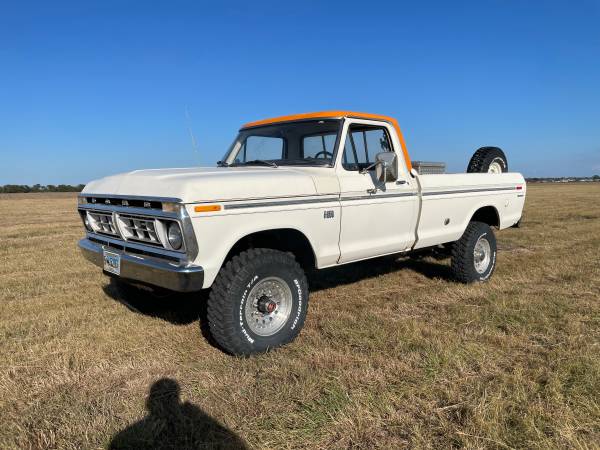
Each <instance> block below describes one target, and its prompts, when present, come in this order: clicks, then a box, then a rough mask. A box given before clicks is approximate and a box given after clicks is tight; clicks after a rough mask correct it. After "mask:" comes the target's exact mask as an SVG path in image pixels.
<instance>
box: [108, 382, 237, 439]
mask: <svg viewBox="0 0 600 450" xmlns="http://www.w3.org/2000/svg"><path fill="white" fill-rule="evenodd" d="M179 394H180V388H179V383H177V381H175V380H173V379H171V378H162V379H160V380H158V381H156V382H155V383H154V384H152V386H151V387H150V393H149V395H148V398H147V400H146V408H147V410H148V414H147V416H146V417H144V418H143V419H141V420H140V421H138V422H135V423H133V424H131V425H129V426H128V427H127V428H125V429H124V430H122V431H120V432H119V433H117V434H116V435H115V436H113V438H112V440H111V442H110V444H109V446H108V448H109V449H110V450H123V449H132V450H133V449H148V450H160V449H246V448H247V446H246V444H245V443H244V441H243V440H242V439H241V438H240V437H239V436H238V435H237V434H235V433H234V432H232V431H231V430H229V429H227V428H226V427H225V426H223V425H222V424H220V423H219V422H218V421H217V420H215V419H213V418H212V417H210V416H209V415H208V414H206V413H204V412H203V411H202V410H201V409H200V408H198V407H197V406H195V405H194V404H192V403H189V402H181V400H180V398H179Z"/></svg>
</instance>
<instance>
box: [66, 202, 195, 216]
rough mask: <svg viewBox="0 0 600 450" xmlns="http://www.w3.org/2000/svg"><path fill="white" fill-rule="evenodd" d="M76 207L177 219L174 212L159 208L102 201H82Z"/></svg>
mask: <svg viewBox="0 0 600 450" xmlns="http://www.w3.org/2000/svg"><path fill="white" fill-rule="evenodd" d="M77 209H82V210H91V211H94V210H96V211H101V212H104V211H106V212H117V213H122V214H130V215H134V216H140V217H150V218H155V217H166V218H169V219H175V220H176V219H178V218H179V217H178V215H177V213H176V212H168V211H162V210H160V209H149V208H135V207H129V206H118V205H103V204H102V203H84V204H81V205H77ZM182 209H184V208H183V206H182Z"/></svg>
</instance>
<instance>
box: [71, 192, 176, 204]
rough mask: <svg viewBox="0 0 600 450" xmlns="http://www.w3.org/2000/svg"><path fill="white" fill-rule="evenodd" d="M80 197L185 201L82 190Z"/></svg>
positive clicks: (173, 198) (172, 198)
mask: <svg viewBox="0 0 600 450" xmlns="http://www.w3.org/2000/svg"><path fill="white" fill-rule="evenodd" d="M77 196H78V197H95V198H121V199H123V200H148V201H155V202H170V203H183V200H181V199H180V198H175V197H148V196H144V195H117V194H88V193H87V192H86V193H83V192H80V193H79V194H78V195H77Z"/></svg>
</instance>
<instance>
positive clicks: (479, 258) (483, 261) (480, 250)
mask: <svg viewBox="0 0 600 450" xmlns="http://www.w3.org/2000/svg"><path fill="white" fill-rule="evenodd" d="M491 260H492V247H491V246H490V242H489V241H488V240H487V239H486V238H485V237H484V236H481V237H480V238H479V239H478V240H477V243H476V244H475V249H474V250H473V261H474V263H475V270H476V271H477V273H479V274H482V273H484V272H485V271H486V270H487V269H488V267H489V265H490V261H491Z"/></svg>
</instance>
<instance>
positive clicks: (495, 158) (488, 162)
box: [467, 147, 508, 173]
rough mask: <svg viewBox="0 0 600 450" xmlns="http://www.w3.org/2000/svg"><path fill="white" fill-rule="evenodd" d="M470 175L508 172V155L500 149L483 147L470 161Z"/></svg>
mask: <svg viewBox="0 0 600 450" xmlns="http://www.w3.org/2000/svg"><path fill="white" fill-rule="evenodd" d="M467 172H468V173H502V172H508V161H507V160H506V155H505V154H504V152H503V151H502V150H500V149H499V148H498V147H481V148H480V149H478V150H477V151H476V152H475V153H474V154H473V156H472V157H471V161H469V166H468V167H467Z"/></svg>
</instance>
